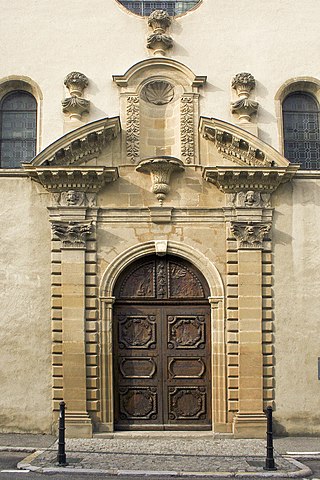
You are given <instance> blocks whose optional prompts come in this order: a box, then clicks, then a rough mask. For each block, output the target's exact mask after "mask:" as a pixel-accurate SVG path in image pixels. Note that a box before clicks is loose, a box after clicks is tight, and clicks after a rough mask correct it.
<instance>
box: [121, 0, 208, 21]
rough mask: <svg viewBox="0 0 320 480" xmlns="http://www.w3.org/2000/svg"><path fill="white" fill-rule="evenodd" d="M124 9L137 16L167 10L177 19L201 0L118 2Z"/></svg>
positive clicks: (122, 0)
mask: <svg viewBox="0 0 320 480" xmlns="http://www.w3.org/2000/svg"><path fill="white" fill-rule="evenodd" d="M118 1H119V3H121V4H122V5H123V6H124V7H126V8H127V9H128V10H130V11H131V12H133V13H136V14H137V15H142V16H149V15H150V14H151V13H152V12H153V11H154V10H166V11H167V12H168V14H169V15H170V17H175V16H177V15H181V14H182V13H185V12H187V11H188V10H190V9H191V8H193V7H194V6H195V5H197V4H198V3H199V2H200V0H183V1H179V0H163V1H150V0H118Z"/></svg>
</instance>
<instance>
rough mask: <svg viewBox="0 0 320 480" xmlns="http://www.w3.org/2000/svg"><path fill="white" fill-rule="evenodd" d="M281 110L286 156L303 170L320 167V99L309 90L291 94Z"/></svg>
mask: <svg viewBox="0 0 320 480" xmlns="http://www.w3.org/2000/svg"><path fill="white" fill-rule="evenodd" d="M282 112H283V132H284V155H285V157H286V158H287V159H288V160H289V161H290V162H292V163H300V164H301V168H303V169H308V170H315V169H320V135H319V105H318V102H317V100H316V99H315V98H314V97H313V96H312V95H311V94H309V93H305V92H295V93H291V94H289V95H288V96H287V97H286V98H285V99H284V101H283V104H282Z"/></svg>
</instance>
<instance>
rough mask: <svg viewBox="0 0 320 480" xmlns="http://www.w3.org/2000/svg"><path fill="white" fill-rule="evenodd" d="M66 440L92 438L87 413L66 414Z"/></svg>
mask: <svg viewBox="0 0 320 480" xmlns="http://www.w3.org/2000/svg"><path fill="white" fill-rule="evenodd" d="M66 438H92V422H91V418H90V417H89V415H88V414H87V413H72V412H68V413H66Z"/></svg>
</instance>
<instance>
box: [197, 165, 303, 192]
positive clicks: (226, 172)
mask: <svg viewBox="0 0 320 480" xmlns="http://www.w3.org/2000/svg"><path fill="white" fill-rule="evenodd" d="M298 168H299V166H298V165H290V164H288V166H286V167H259V168H257V167H234V166H224V167H205V168H204V169H203V178H204V179H205V180H206V181H207V182H210V183H213V184H214V185H216V186H217V187H218V188H219V190H221V191H223V192H224V193H235V192H241V191H243V190H253V191H260V192H268V193H272V192H274V191H275V190H276V189H277V188H278V186H279V185H280V184H282V183H285V182H288V181H289V180H291V179H292V178H293V176H294V175H295V173H296V171H297V170H298Z"/></svg>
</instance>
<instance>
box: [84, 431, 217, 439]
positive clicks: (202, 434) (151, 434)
mask: <svg viewBox="0 0 320 480" xmlns="http://www.w3.org/2000/svg"><path fill="white" fill-rule="evenodd" d="M214 436H215V434H214V432H213V431H212V430H157V431H156V430H131V431H128V430H126V431H116V432H103V433H94V434H93V438H123V439H125V438H211V439H212V438H213V437H214Z"/></svg>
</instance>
